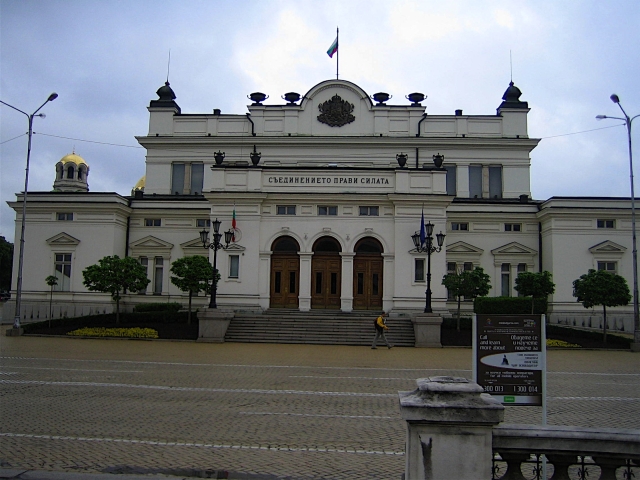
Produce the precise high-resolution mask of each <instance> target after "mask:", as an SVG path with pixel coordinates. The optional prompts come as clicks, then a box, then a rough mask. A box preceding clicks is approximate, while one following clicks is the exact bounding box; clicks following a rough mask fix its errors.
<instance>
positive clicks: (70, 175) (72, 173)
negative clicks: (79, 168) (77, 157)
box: [67, 166, 76, 180]
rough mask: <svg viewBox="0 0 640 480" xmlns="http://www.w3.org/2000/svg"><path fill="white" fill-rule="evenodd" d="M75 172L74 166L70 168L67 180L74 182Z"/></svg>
mask: <svg viewBox="0 0 640 480" xmlns="http://www.w3.org/2000/svg"><path fill="white" fill-rule="evenodd" d="M75 173H76V172H75V170H74V169H73V167H72V166H69V168H68V169H67V178H69V179H71V180H73V175H74V174H75Z"/></svg>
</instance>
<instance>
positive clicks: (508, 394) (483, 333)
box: [473, 315, 546, 424]
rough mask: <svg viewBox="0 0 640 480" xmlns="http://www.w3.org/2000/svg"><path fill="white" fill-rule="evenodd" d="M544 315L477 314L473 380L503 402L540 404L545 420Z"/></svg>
mask: <svg viewBox="0 0 640 480" xmlns="http://www.w3.org/2000/svg"><path fill="white" fill-rule="evenodd" d="M544 320H545V319H544V315H476V316H475V318H474V322H473V375H474V381H475V382H476V383H478V384H479V385H480V386H481V387H482V388H484V391H485V393H488V394H490V395H491V396H493V397H494V398H496V399H497V400H498V401H500V402H501V403H502V404H503V405H529V406H542V407H543V413H542V415H543V420H542V423H543V424H546V399H545V397H546V392H545V390H546V335H545V328H544V327H545V325H544V323H545V321H544Z"/></svg>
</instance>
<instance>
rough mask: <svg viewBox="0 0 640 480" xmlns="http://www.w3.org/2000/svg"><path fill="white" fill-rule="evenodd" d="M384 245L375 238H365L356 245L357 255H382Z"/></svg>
mask: <svg viewBox="0 0 640 480" xmlns="http://www.w3.org/2000/svg"><path fill="white" fill-rule="evenodd" d="M382 251H383V250H382V245H380V242H378V241H377V240H376V239H375V238H371V237H368V238H363V239H362V240H360V241H359V242H358V243H357V244H356V248H355V252H356V253H369V254H371V253H382Z"/></svg>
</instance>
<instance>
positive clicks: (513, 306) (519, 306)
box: [473, 297, 547, 315]
mask: <svg viewBox="0 0 640 480" xmlns="http://www.w3.org/2000/svg"><path fill="white" fill-rule="evenodd" d="M473 311H474V312H475V313H480V314H489V315H527V314H530V313H531V297H478V298H476V299H474V300H473ZM533 313H534V314H535V315H541V314H543V313H547V299H546V298H536V300H535V302H534V304H533Z"/></svg>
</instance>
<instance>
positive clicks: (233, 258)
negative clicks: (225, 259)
mask: <svg viewBox="0 0 640 480" xmlns="http://www.w3.org/2000/svg"><path fill="white" fill-rule="evenodd" d="M239 271H240V256H239V255H229V278H238V273H239Z"/></svg>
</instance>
